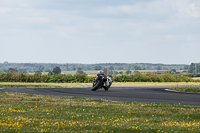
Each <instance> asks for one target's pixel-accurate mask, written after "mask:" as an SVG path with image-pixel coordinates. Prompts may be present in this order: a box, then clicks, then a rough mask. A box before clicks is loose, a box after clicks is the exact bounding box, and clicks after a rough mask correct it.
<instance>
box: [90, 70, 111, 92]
mask: <svg viewBox="0 0 200 133" xmlns="http://www.w3.org/2000/svg"><path fill="white" fill-rule="evenodd" d="M112 81H113V80H112V76H111V75H108V76H106V75H104V74H103V73H101V72H100V73H99V74H97V77H96V79H95V80H94V81H93V86H92V89H91V90H92V91H96V90H97V89H99V88H104V90H105V91H108V89H109V88H110V86H111V84H112ZM104 84H105V86H104Z"/></svg>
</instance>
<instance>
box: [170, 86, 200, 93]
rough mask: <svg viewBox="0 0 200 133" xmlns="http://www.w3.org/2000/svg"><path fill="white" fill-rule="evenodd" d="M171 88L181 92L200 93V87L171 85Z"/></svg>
mask: <svg viewBox="0 0 200 133" xmlns="http://www.w3.org/2000/svg"><path fill="white" fill-rule="evenodd" d="M170 90H175V91H180V92H192V93H200V87H171V88H170Z"/></svg>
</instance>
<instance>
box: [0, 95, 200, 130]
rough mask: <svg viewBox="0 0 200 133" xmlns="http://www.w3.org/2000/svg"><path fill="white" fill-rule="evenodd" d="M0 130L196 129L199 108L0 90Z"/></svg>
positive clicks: (199, 115)
mask: <svg viewBox="0 0 200 133" xmlns="http://www.w3.org/2000/svg"><path fill="white" fill-rule="evenodd" d="M0 97H1V98H0V132H6V133H13V132H20V133H23V132H73V133H76V132H77V133H78V132H98V133H99V132H100V133H101V132H105V133H106V132H114V133H119V132H120V133H121V132H126V133H128V132H143V133H146V132H149V133H154V132H164V133H166V132H174V133H175V132H177V133H178V132H184V133H185V132H188V133H189V132H200V128H199V127H200V126H199V125H200V107H192V106H182V105H172V104H158V103H136V102H112V101H105V100H96V99H89V98H77V97H53V96H40V95H32V94H20V93H7V92H0Z"/></svg>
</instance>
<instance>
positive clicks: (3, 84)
mask: <svg viewBox="0 0 200 133" xmlns="http://www.w3.org/2000/svg"><path fill="white" fill-rule="evenodd" d="M137 85H200V83H196V82H113V84H112V86H137ZM84 86H92V83H23V82H0V88H22V87H46V88H72V87H84ZM112 86H111V87H112Z"/></svg>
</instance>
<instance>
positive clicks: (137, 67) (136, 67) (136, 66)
mask: <svg viewBox="0 0 200 133" xmlns="http://www.w3.org/2000/svg"><path fill="white" fill-rule="evenodd" d="M133 69H134V70H141V67H140V66H138V65H135V66H134V67H133Z"/></svg>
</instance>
